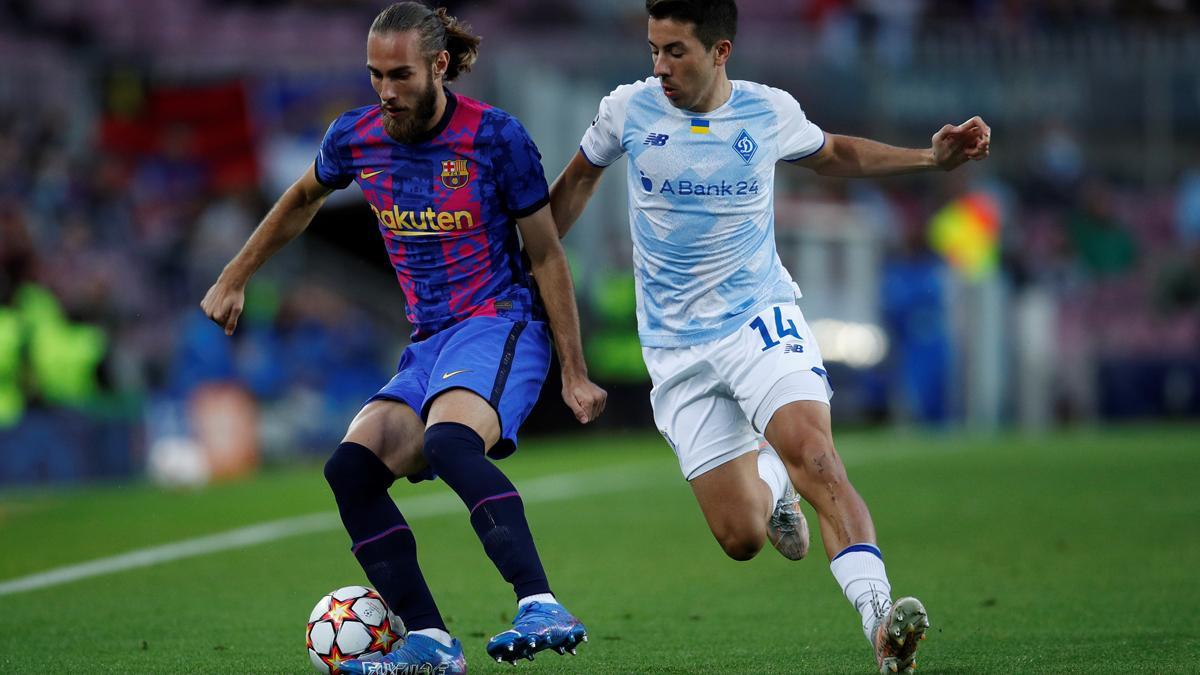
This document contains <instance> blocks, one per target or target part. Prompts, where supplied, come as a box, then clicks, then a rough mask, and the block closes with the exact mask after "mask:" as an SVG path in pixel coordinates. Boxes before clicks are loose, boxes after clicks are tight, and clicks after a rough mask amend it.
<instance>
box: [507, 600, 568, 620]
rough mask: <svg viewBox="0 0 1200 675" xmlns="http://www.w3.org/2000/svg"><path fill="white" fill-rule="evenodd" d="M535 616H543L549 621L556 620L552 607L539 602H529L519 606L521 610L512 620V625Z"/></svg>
mask: <svg viewBox="0 0 1200 675" xmlns="http://www.w3.org/2000/svg"><path fill="white" fill-rule="evenodd" d="M535 618H545V619H548V620H550V621H555V620H557V618H558V617H557V616H556V615H555V612H554V610H553V609H551V608H549V607H546V606H545V605H543V604H542V603H540V602H531V603H529V604H528V605H525V606H524V607H522V608H521V612H520V613H519V614H517V618H516V619H515V620H514V621H513V625H516V624H518V623H524V622H525V621H529V620H531V619H535Z"/></svg>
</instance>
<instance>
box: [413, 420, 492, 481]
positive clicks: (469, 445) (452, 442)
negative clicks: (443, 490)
mask: <svg viewBox="0 0 1200 675" xmlns="http://www.w3.org/2000/svg"><path fill="white" fill-rule="evenodd" d="M422 452H423V453H424V455H425V460H426V461H427V462H429V466H432V467H433V469H434V471H437V472H438V473H442V471H441V469H440V467H444V466H445V465H446V464H448V463H451V462H454V461H455V460H456V458H459V457H461V455H462V454H463V453H468V454H478V455H482V454H483V439H482V438H480V436H479V434H478V433H476V432H475V430H474V429H472V428H471V427H468V426H467V425H465V424H458V423H457V422H439V423H438V424H434V425H432V426H430V427H429V428H428V429H426V430H425V445H424V446H423V448H422Z"/></svg>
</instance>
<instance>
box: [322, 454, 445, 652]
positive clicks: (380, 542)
mask: <svg viewBox="0 0 1200 675" xmlns="http://www.w3.org/2000/svg"><path fill="white" fill-rule="evenodd" d="M325 480H326V481H328V482H329V487H330V488H332V489H333V497H334V499H336V500H337V505H338V513H340V514H341V516H342V524H343V525H345V526H346V532H347V533H349V534H350V540H351V541H352V542H353V548H352V550H353V551H354V557H356V558H358V563H359V564H360V565H362V568H363V571H364V572H366V573H367V578H368V579H370V580H371V584H372V585H374V586H375V590H377V591H379V594H380V595H381V596H383V599H384V601H385V602H387V604H388V607H390V608H391V610H392V611H393V612H395V613H396V615H397V616H399V617H400V618H401V619H402V620H403V621H404V626H405V628H407V629H409V630H420V629H422V628H440V629H442V630H446V624H445V622H443V621H442V615H441V614H440V613H439V612H438V608H437V605H436V604H435V603H434V602H433V595H432V594H430V592H429V586H428V585H426V583H425V577H424V575H422V574H421V568H420V566H418V565H417V540H416V539H415V538H414V537H413V533H412V530H410V529H409V527H408V523H406V522H404V516H402V515H400V509H398V508H396V503H395V502H393V501H392V498H391V497H390V496H389V495H388V491H387V490H388V487H390V486H391V484H392V483H393V482H394V481H395V480H396V477H395V476H393V475H392V471H391V469H389V468H387V465H386V464H384V463H383V460H381V459H379V457H377V456H376V455H375V453H373V452H371V451H370V450H368V449H367V448H365V447H363V446H361V445H359V444H357V443H342V444H341V445H339V446H338V449H337V450H336V451H334V453H333V456H332V457H330V458H329V461H328V462H326V463H325Z"/></svg>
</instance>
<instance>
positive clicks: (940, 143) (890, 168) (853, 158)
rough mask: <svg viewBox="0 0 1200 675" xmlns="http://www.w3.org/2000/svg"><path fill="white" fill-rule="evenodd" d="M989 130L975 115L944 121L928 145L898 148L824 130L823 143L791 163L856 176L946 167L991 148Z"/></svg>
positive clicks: (980, 155)
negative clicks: (958, 121)
mask: <svg viewBox="0 0 1200 675" xmlns="http://www.w3.org/2000/svg"><path fill="white" fill-rule="evenodd" d="M991 142H992V130H991V128H990V127H988V125H987V124H985V123H984V121H983V120H982V119H980V118H979V117H972V118H971V119H969V120H967V121H966V122H963V123H962V124H959V125H958V126H954V125H950V124H947V125H946V126H944V127H942V128H941V129H940V130H939V131H938V132H937V133H936V134H934V135H933V142H932V144H931V146H930V147H928V148H924V149H912V148H898V147H895V146H892V145H887V144H884V143H880V142H878V141H872V140H870V139H867V138H856V137H854V136H839V135H838V134H826V135H825V146H824V147H822V148H821V149H820V150H819V151H818V152H816V153H815V154H813V155H812V156H810V157H805V158H804V159H801V160H799V161H797V162H794V163H795V164H798V165H800V166H804V167H808V168H810V169H812V170H813V171H816V172H817V173H819V174H821V175H822V176H841V177H843V178H859V177H865V176H891V175H895V174H901V173H912V172H915V171H925V170H930V169H943V170H945V171H950V170H952V169H955V168H957V167H958V166H960V165H961V164H963V163H964V162H966V161H968V160H981V159H984V158H986V157H987V156H988V153H989V151H990V150H991Z"/></svg>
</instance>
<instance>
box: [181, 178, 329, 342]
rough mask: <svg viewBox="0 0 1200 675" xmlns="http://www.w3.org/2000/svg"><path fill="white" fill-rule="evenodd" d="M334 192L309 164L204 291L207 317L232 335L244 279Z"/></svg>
mask: <svg viewBox="0 0 1200 675" xmlns="http://www.w3.org/2000/svg"><path fill="white" fill-rule="evenodd" d="M331 192H333V191H332V190H330V189H329V188H327V187H325V186H324V185H321V183H319V182H318V181H317V178H316V174H315V173H314V172H313V169H312V168H311V167H310V168H309V169H308V171H305V172H304V175H302V176H301V177H300V179H299V180H297V181H296V182H295V183H293V184H292V186H291V187H290V188H288V189H287V190H286V191H285V192H284V193H283V195H282V196H280V197H279V200H278V201H277V202H275V206H273V207H271V210H270V211H269V212H268V213H267V215H266V217H264V218H263V220H262V222H261V223H259V225H258V227H257V228H255V230H254V233H253V234H251V235H250V239H249V240H247V241H246V244H245V246H243V247H242V250H241V251H238V254H237V255H236V256H234V258H233V260H231V261H229V264H228V265H226V266H225V269H224V270H223V271H222V272H221V276H220V277H218V278H217V281H216V282H215V283H214V284H213V285H212V287H211V288H209V289H208V292H207V293H205V294H204V299H203V300H201V301H200V308H201V309H203V310H204V313H205V314H206V315H207V316H208V318H210V319H212V320H213V321H214V322H215V323H216V324H217V325H218V326H220V327H221V328H223V329H225V334H226V335H233V331H234V329H235V328H237V322H238V317H240V316H241V315H242V306H243V305H244V303H245V299H246V297H245V290H246V283H247V282H249V281H250V277H251V276H253V274H254V273H255V272H256V271H258V268H259V267H261V266H262V264H263V263H265V262H266V261H267V260H268V259H270V257H271V256H273V255H275V253H276V252H277V251H278V250H279V249H281V248H283V245H284V244H286V243H288V242H289V241H291V240H292V239H295V238H296V237H297V236H298V235H299V234H300V233H301V232H303V231H304V228H306V227H308V224H309V223H310V222H312V219H313V216H315V215H316V213H317V211H318V210H319V209H320V208H321V205H322V204H324V203H325V198H326V197H328V196H329V194H330V193H331Z"/></svg>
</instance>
